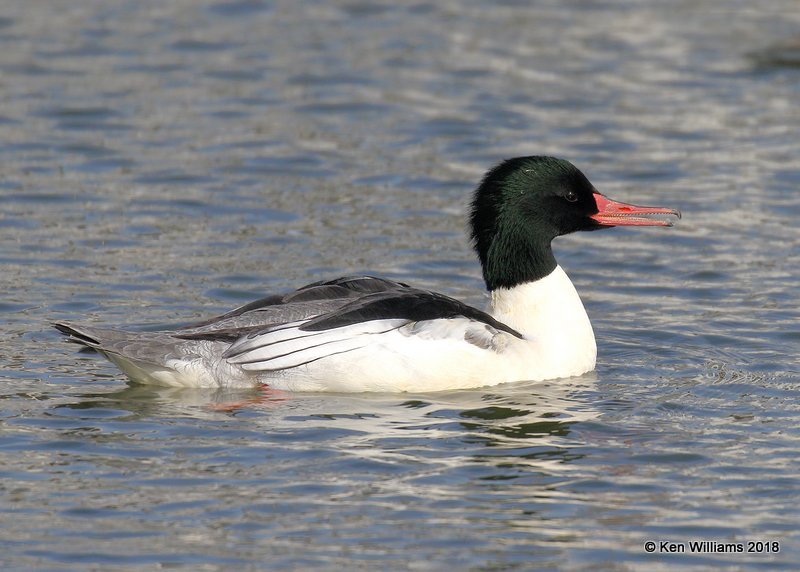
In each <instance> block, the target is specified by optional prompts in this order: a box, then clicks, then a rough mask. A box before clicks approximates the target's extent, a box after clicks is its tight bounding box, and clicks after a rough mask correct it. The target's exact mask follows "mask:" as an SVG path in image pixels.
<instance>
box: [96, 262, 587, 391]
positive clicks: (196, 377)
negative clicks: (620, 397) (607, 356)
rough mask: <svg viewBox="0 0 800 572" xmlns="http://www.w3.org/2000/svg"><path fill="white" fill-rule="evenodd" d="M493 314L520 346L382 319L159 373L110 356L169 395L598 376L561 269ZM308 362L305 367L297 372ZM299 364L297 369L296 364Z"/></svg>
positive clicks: (290, 336) (495, 303) (505, 299)
mask: <svg viewBox="0 0 800 572" xmlns="http://www.w3.org/2000/svg"><path fill="white" fill-rule="evenodd" d="M489 312H490V313H491V315H492V316H493V317H495V318H496V319H497V320H499V321H500V322H503V323H505V324H507V325H509V326H511V327H512V328H514V329H515V330H516V331H518V332H520V333H521V334H523V338H522V339H520V338H518V337H516V336H514V335H512V334H510V333H507V332H504V331H499V330H496V329H495V328H492V327H490V326H487V325H486V324H483V323H481V322H475V321H472V320H469V319H467V318H454V319H447V320H431V321H424V322H412V323H405V322H402V321H399V320H378V321H372V322H364V323H361V324H355V325H351V326H346V327H343V328H337V329H335V330H327V331H325V332H316V333H315V332H303V331H301V330H299V329H298V327H299V326H300V325H301V324H302V322H298V323H296V324H287V325H286V327H285V328H283V329H281V330H278V331H276V332H270V333H267V334H264V335H261V336H256V337H255V338H252V339H242V340H239V341H237V342H235V343H234V344H233V346H232V349H234V350H235V351H233V352H232V353H229V354H227V355H231V356H232V357H230V358H224V357H223V356H222V354H223V352H225V350H226V349H228V347H229V346H228V344H222V343H219V342H195V343H194V344H193V345H192V346H191V348H190V349H189V350H187V351H186V356H185V357H184V358H183V359H173V360H169V361H167V363H166V364H164V366H155V365H152V364H147V363H141V362H136V363H134V362H131V361H130V360H127V359H126V358H124V357H122V356H119V355H113V354H111V355H108V357H109V359H111V360H112V361H113V362H114V363H115V364H117V365H118V366H119V367H120V368H121V369H122V370H123V371H124V372H125V373H126V374H127V375H128V376H129V377H131V378H132V379H134V380H136V381H140V382H147V383H156V384H159V385H167V386H188V387H242V386H244V387H246V386H253V385H257V384H261V383H265V384H268V385H269V386H270V387H272V388H275V389H281V390H287V391H334V392H361V391H382V392H383V391H388V392H390V391H408V392H427V391H440V390H446V389H465V388H474V387H483V386H490V385H496V384H499V383H506V382H511V381H521V380H532V381H540V380H545V379H554V378H560V377H570V376H576V375H581V374H583V373H586V372H588V371H591V370H593V369H594V366H595V358H596V355H597V348H596V345H595V339H594V333H593V332H592V326H591V324H590V322H589V318H588V316H587V315H586V311H585V309H584V307H583V304H582V303H581V300H580V297H579V296H578V293H577V292H576V291H575V288H574V286H573V285H572V282H570V280H569V278H568V277H567V275H566V273H565V272H564V271H563V270H562V269H561V267H560V266H558V267H556V269H555V270H554V271H553V272H552V273H551V274H550V275H548V276H546V277H545V278H543V279H541V280H538V281H536V282H531V283H526V284H522V285H519V286H516V287H514V288H511V289H498V290H495V291H494V292H492V301H491V306H490V309H489ZM303 362H308V363H303ZM301 363H302V365H299V364H301Z"/></svg>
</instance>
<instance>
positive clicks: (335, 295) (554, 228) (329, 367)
mask: <svg viewBox="0 0 800 572" xmlns="http://www.w3.org/2000/svg"><path fill="white" fill-rule="evenodd" d="M659 214H661V215H674V216H677V217H680V213H679V212H678V211H676V210H672V209H665V208H654V207H641V206H634V205H629V204H625V203H620V202H616V201H612V200H611V199H609V198H607V197H606V196H604V195H602V194H600V193H599V192H598V191H597V190H596V189H595V188H594V187H593V186H592V184H591V183H590V182H589V180H588V179H587V178H586V177H585V176H584V175H583V173H581V172H580V171H579V170H578V169H577V168H576V167H575V166H573V165H572V164H571V163H570V162H568V161H566V160H563V159H557V158H554V157H543V156H532V157H518V158H515V159H509V160H506V161H504V162H502V163H500V164H499V165H497V166H495V167H494V168H493V169H491V170H490V171H489V172H488V173H487V174H486V175H485V176H484V178H483V180H482V182H481V184H480V186H479V187H478V189H477V190H476V191H475V195H474V199H473V202H472V209H471V213H470V226H471V231H472V233H471V235H472V242H473V245H474V248H475V251H476V252H477V254H478V258H479V260H480V263H481V266H482V269H483V278H484V281H485V282H486V288H487V289H488V291H489V293H490V294H491V302H490V305H489V309H488V312H483V311H481V310H478V309H477V308H473V307H471V306H468V305H466V304H464V303H462V302H459V301H458V300H455V299H453V298H450V297H448V296H445V295H443V294H439V293H436V292H431V291H428V290H422V289H419V288H413V287H411V286H408V285H407V284H403V283H401V282H394V281H392V280H386V279H382V278H375V277H372V276H359V277H345V278H338V279H335V280H331V281H327V282H315V283H313V284H309V285H307V286H303V287H302V288H300V289H298V290H295V291H294V292H290V293H288V294H278V295H273V296H268V297H266V298H263V299H261V300H257V301H255V302H252V303H250V304H247V305H245V306H242V307H240V308H237V309H235V310H233V311H231V312H228V313H227V314H223V315H221V316H217V317H215V318H212V319H210V320H207V321H205V322H200V323H197V324H192V325H189V326H185V327H182V328H179V329H177V330H175V331H163V332H135V333H134V332H126V331H122V330H117V329H107V328H96V327H93V326H82V325H77V324H71V323H67V322H62V323H57V324H55V327H56V328H58V329H59V330H60V331H61V332H63V333H64V334H67V335H68V336H70V338H69V339H70V340H71V341H74V342H77V343H80V344H83V345H85V346H88V347H90V348H94V349H95V350H97V351H98V352H100V353H101V354H103V355H104V356H105V357H106V358H108V359H109V360H111V361H112V362H113V363H114V364H116V365H117V366H118V367H119V368H120V369H121V370H122V371H123V372H124V373H125V374H126V375H127V376H128V377H129V378H130V379H131V380H132V381H134V382H140V383H151V384H159V385H167V386H186V387H248V386H263V385H266V386H268V387H269V388H272V389H277V390H286V391H337V392H361V391H384V392H392V391H413V392H428V391H438V390H446V389H464V388H474V387H482V386H490V385H496V384H499V383H505V382H513V381H520V380H532V381H539V380H546V379H554V378H563V377H570V376H577V375H581V374H583V373H586V372H588V371H591V370H593V369H594V367H595V359H596V356H597V345H596V344H595V338H594V332H593V331H592V325H591V323H590V322H589V318H588V316H587V315H586V310H585V309H584V307H583V304H582V303H581V299H580V297H579V296H578V293H577V292H576V290H575V287H574V286H573V285H572V282H570V280H569V278H568V277H567V275H566V273H565V272H564V271H563V270H562V269H561V267H560V266H559V265H558V264H557V263H556V260H555V258H554V256H553V251H552V248H551V242H552V240H553V239H554V238H555V237H557V236H560V235H563V234H568V233H571V232H575V231H579V230H598V229H602V228H607V227H612V226H671V224H672V223H671V222H669V221H667V220H664V219H658V218H647V215H659Z"/></svg>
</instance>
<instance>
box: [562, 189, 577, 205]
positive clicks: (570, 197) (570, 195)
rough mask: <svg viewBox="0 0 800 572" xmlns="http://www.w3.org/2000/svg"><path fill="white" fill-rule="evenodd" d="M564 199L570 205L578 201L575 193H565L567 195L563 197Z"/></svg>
mask: <svg viewBox="0 0 800 572" xmlns="http://www.w3.org/2000/svg"><path fill="white" fill-rule="evenodd" d="M564 198H565V199H567V201H569V202H571V203H574V202H577V201H578V195H577V194H576V193H575V191H567V194H566V195H564Z"/></svg>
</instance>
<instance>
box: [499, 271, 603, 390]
mask: <svg viewBox="0 0 800 572" xmlns="http://www.w3.org/2000/svg"><path fill="white" fill-rule="evenodd" d="M489 313H490V314H492V316H493V317H495V318H496V319H498V320H500V321H501V322H504V323H505V324H508V325H509V326H511V327H512V328H514V329H515V330H517V331H518V332H520V333H522V334H523V335H524V336H525V340H524V343H522V344H518V347H519V352H520V353H521V354H523V355H519V356H517V357H516V359H517V360H519V361H520V362H521V363H524V364H525V365H524V366H523V367H524V369H526V371H528V372H529V376H528V377H526V378H525V379H551V378H556V377H569V376H573V375H581V374H583V373H586V372H587V371H591V370H593V369H594V366H595V360H596V358H597V344H596V343H595V339H594V331H593V330H592V324H591V322H589V316H587V315H586V309H585V308H584V307H583V303H582V302H581V299H580V296H578V292H577V291H576V290H575V287H574V286H573V285H572V282H571V281H570V279H569V277H568V276H567V274H566V272H564V270H563V269H562V268H561V266H556V268H555V270H553V272H551V273H550V274H549V275H547V276H545V277H544V278H542V279H540V280H537V281H536V282H528V283H525V284H520V285H518V286H515V287H513V288H498V289H496V290H494V291H492V302H491V307H490V310H489Z"/></svg>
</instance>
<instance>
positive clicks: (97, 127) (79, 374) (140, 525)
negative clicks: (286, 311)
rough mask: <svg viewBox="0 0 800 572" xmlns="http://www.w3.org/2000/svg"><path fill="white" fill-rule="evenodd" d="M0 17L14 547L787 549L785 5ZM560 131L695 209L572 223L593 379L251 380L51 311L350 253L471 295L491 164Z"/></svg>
mask: <svg viewBox="0 0 800 572" xmlns="http://www.w3.org/2000/svg"><path fill="white" fill-rule="evenodd" d="M0 16H1V17H0V94H1V95H2V106H0V151H1V152H2V155H1V156H2V159H3V164H2V171H0V197H1V198H2V209H0V241H2V251H0V252H1V253H0V264H1V265H2V272H0V285H1V288H2V292H3V298H2V300H1V301H0V312H2V315H3V320H2V326H1V327H2V339H3V344H2V345H1V346H0V368H1V369H0V382H1V383H0V397H2V399H3V407H2V409H0V422H1V423H2V425H0V474H1V475H2V480H0V499H1V500H0V530H2V534H0V564H2V567H3V569H7V570H22V569H36V570H81V571H84V570H110V569H113V570H134V569H154V568H157V567H164V568H166V567H172V568H182V569H190V570H229V569H241V570H258V569H269V570H303V569H330V570H343V569H346V570H376V569H381V570H442V569H445V568H451V569H458V570H540V569H541V570H554V569H566V570H602V569H606V570H673V569H676V568H681V567H692V568H695V569H697V568H701V569H702V568H712V567H714V568H718V567H727V568H728V569H735V570H738V569H764V570H775V569H786V570H789V569H794V568H795V567H796V564H797V562H798V561H800V534H799V533H798V516H800V514H798V513H799V512H800V511H798V509H797V507H798V504H799V503H800V475H799V473H800V462H798V449H799V448H800V434H799V433H798V427H799V426H800V391H799V390H798V382H800V358H799V357H798V354H799V353H800V352H798V348H800V344H798V342H799V341H800V321H799V320H798V311H797V308H798V303H797V302H798V295H797V284H798V283H800V230H798V226H797V220H798V219H799V218H800V194H798V187H799V186H800V156H798V148H797V140H798V139H797V136H798V133H799V132H800V107H798V104H797V102H798V101H800V63H798V58H797V39H796V38H797V30H798V25H800V9H798V6H797V4H796V2H794V1H793V0H774V1H772V2H770V3H768V4H767V5H765V6H759V8H758V9H756V8H754V7H750V6H749V5H748V4H746V3H732V2H728V1H727V0H705V1H699V2H698V1H695V2H680V1H671V2H661V3H650V2H642V1H636V0H610V1H608V2H601V3H591V4H587V3H583V2H555V1H542V2H531V3H526V2H514V1H508V2H500V3H492V4H491V5H490V4H489V3H482V2H426V1H425V0H422V1H420V2H416V3H389V2H385V3H384V2H362V1H360V0H355V1H350V2H338V1H337V2H303V3H299V2H288V1H286V2H259V1H256V0H234V1H232V2H213V1H206V2H194V1H192V2H190V1H188V0H185V1H175V2H170V3H163V2H156V1H150V2H142V1H139V0H137V1H133V0H130V1H123V2H114V3H108V2H100V1H93V0H78V1H73V2H70V3H55V2H53V3H50V2H35V3H34V2H24V3H23V2H16V3H11V2H7V3H5V4H4V5H3V8H2V14H0ZM537 153H546V154H553V155H559V156H564V157H567V158H569V159H571V160H572V161H574V162H575V163H576V164H577V165H578V166H579V167H581V168H582V169H583V170H584V171H585V172H586V173H587V175H588V176H589V177H590V179H591V180H592V181H593V182H594V183H595V185H596V186H597V187H598V188H599V189H601V190H602V191H603V192H606V193H607V194H608V195H609V196H612V197H615V198H617V199H620V200H628V201H631V202H637V203H642V204H658V205H664V206H670V207H676V208H680V209H681V210H682V211H683V213H684V218H683V220H682V221H680V222H679V224H678V225H677V226H676V227H675V228H673V229H616V230H611V231H607V232H603V233H591V234H584V235H581V236H570V237H566V238H562V239H559V241H558V242H557V245H556V248H557V254H558V257H559V261H560V262H561V264H562V265H563V266H564V267H565V268H566V270H567V271H568V272H569V273H570V275H571V276H572V278H573V281H574V282H575V284H576V286H577V287H578V289H579V291H580V292H581V293H582V295H583V298H584V301H585V304H586V306H587V309H588V312H589V314H590V316H591V318H592V320H593V323H594V326H595V330H596V333H597V337H598V341H599V364H598V368H597V371H596V372H594V373H592V374H591V375H587V376H584V377H582V378H578V379H570V380H560V381H555V382H551V383H538V384H532V383H518V384H512V385H509V386H502V387H496V388H492V389H486V390H474V391H461V392H453V393H442V394H426V395H403V394H400V395H291V396H280V395H277V396H274V397H273V398H272V399H271V400H269V401H267V402H261V403H258V402H257V400H256V397H257V396H255V395H252V394H249V393H236V394H218V393H213V392H211V393H209V392H203V391H170V390H162V389H152V388H146V387H130V386H128V385H127V384H126V383H125V380H124V378H123V377H122V376H121V375H120V374H119V372H118V371H117V370H116V369H115V368H114V367H113V366H111V365H110V364H108V363H107V362H105V361H103V360H100V359H98V358H96V357H95V356H92V355H87V354H82V353H77V351H76V348H75V347H74V346H71V345H69V344H66V343H64V341H63V340H62V339H61V338H60V336H59V335H58V333H57V332H55V331H54V330H52V329H51V328H50V327H49V322H51V321H53V320H61V319H72V320H84V321H90V322H99V323H105V324H129V325H131V326H132V327H140V328H143V329H154V328H159V327H168V326H173V325H177V324H181V323H186V322H189V321H192V320H197V319H201V318H204V317H207V316H209V315H213V314H216V313H219V312H220V311H224V310H227V309H229V308H232V307H234V306H236V305H239V304H241V303H244V302H246V301H249V300H251V299H254V298H255V297H257V296H261V295H263V294H264V293H266V292H272V291H280V290H285V289H290V288H294V287H297V286H299V285H301V284H304V283H307V282H310V281H313V280H318V279H321V278H325V277H334V276H338V275H342V274H353V273H361V272H368V273H373V274H379V275H383V276H387V277H390V278H395V279H401V280H403V281H408V282H412V283H413V284H415V285H419V286H423V287H430V288H435V289H437V290H440V291H443V292H446V293H448V294H451V295H454V296H457V297H460V298H462V299H464V300H466V301H468V302H470V303H473V304H483V303H485V297H484V295H483V294H482V293H481V286H482V284H481V280H480V275H479V269H478V267H477V263H476V262H475V260H474V256H473V255H472V253H471V252H469V249H468V248H467V245H466V240H465V237H464V213H465V207H466V203H467V200H468V195H469V192H470V190H471V189H472V188H474V186H475V185H476V183H477V181H478V179H479V177H480V176H481V174H482V173H483V171H484V170H485V169H486V168H488V167H489V166H490V165H492V164H494V163H495V162H497V161H498V160H499V159H501V158H504V157H510V156H516V155H524V154H537ZM648 540H655V541H661V540H665V541H673V542H676V543H678V542H684V543H688V542H689V541H691V540H710V541H716V542H744V543H746V542H747V541H749V540H753V541H757V540H767V541H770V542H776V541H777V542H779V543H780V552H779V553H771V554H746V553H745V554H729V553H689V550H688V545H687V552H685V553H677V554H666V553H662V552H661V548H659V549H658V550H657V551H656V553H654V554H649V553H647V552H646V551H645V550H644V543H645V542H646V541H648ZM745 548H746V546H745Z"/></svg>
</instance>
